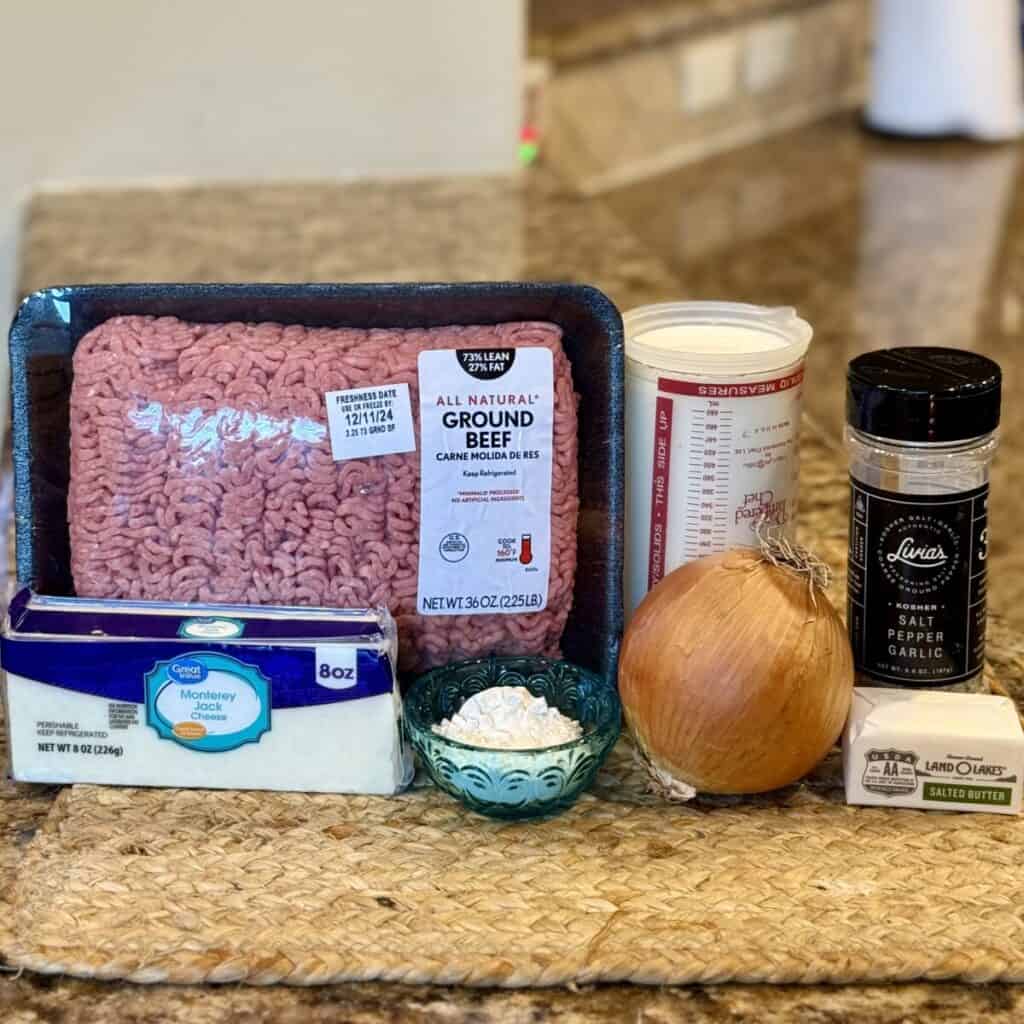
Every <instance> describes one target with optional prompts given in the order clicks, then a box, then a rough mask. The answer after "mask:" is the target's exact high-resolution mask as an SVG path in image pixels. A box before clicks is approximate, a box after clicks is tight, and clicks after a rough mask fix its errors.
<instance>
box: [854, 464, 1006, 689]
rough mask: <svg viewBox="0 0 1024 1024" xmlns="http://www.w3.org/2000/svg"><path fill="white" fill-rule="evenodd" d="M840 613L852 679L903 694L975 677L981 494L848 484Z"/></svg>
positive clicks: (980, 626) (979, 636) (983, 549)
mask: <svg viewBox="0 0 1024 1024" xmlns="http://www.w3.org/2000/svg"><path fill="white" fill-rule="evenodd" d="M850 486H851V500H850V557H849V577H848V583H847V601H848V603H847V613H848V621H849V626H850V641H851V643H852V644H853V655H854V661H855V663H856V666H857V670H858V671H860V672H863V673H864V674H865V675H869V676H872V677H874V678H875V679H880V680H886V681H889V682H897V683H902V684H904V685H908V686H947V685H951V684H953V683H958V682H962V681H963V680H965V679H969V678H971V676H973V675H975V674H976V673H977V672H978V671H979V670H980V669H981V665H982V660H983V658H984V654H985V598H986V587H985V573H986V561H987V557H988V485H987V484H985V485H984V486H982V487H978V488H975V489H974V490H972V491H958V492H956V493H952V494H935V495H931V494H901V493H898V492H893V491H884V490H881V489H879V488H877V487H870V486H868V485H867V484H864V483H861V482H860V481H859V480H854V479H852V478H851V480H850Z"/></svg>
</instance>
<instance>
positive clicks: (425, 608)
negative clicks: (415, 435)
mask: <svg viewBox="0 0 1024 1024" xmlns="http://www.w3.org/2000/svg"><path fill="white" fill-rule="evenodd" d="M419 382H420V482H421V492H420V554H419V589H418V594H417V609H418V611H419V613H420V614H421V615H494V614H508V615H521V614H523V613H524V612H527V613H528V612H539V611H542V610H543V609H544V608H545V607H546V605H547V597H548V577H549V574H550V567H551V466H552V438H553V425H554V366H553V360H552V355H551V351H550V349H546V348H526V347H524V348H495V349H459V350H455V349H435V350H431V351H424V352H421V353H420V355H419Z"/></svg>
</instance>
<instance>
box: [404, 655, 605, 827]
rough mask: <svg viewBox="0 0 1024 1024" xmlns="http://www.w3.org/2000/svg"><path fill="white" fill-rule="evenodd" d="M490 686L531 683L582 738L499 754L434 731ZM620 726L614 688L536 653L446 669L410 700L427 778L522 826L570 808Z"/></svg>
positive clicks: (409, 721) (410, 729)
mask: <svg viewBox="0 0 1024 1024" xmlns="http://www.w3.org/2000/svg"><path fill="white" fill-rule="evenodd" d="M491 686H525V687H526V689H528V690H529V691H530V693H532V694H533V695H534V696H535V697H543V698H544V699H545V700H546V701H547V702H548V704H549V705H551V706H552V707H556V708H558V710H559V711H561V712H562V713H563V714H565V715H569V716H570V717H571V718H575V719H576V720H577V721H578V722H579V723H580V724H581V725H582V726H583V735H582V736H581V737H580V738H579V739H576V740H571V741H570V742H568V743H561V744H559V745H557V746H554V747H543V748H540V749H530V750H493V749H490V748H487V747H476V746H471V745H469V744H466V743H459V742H458V741H457V740H450V739H447V738H446V737H444V736H439V735H438V734H437V733H436V732H434V731H433V728H432V727H433V726H434V725H437V724H439V723H440V722H441V720H442V719H443V718H451V716H452V715H453V714H455V712H456V711H458V710H459V708H461V707H462V705H463V704H464V703H465V701H466V700H467V698H469V697H472V696H473V694H475V693H479V692H480V691H481V690H486V689H488V688H489V687H491ZM621 722H622V709H621V705H620V704H619V695H618V693H617V692H616V690H615V686H614V685H613V684H612V683H610V682H608V681H607V680H606V679H604V678H602V677H601V676H599V675H597V674H596V673H593V672H590V671H588V670H587V669H584V668H580V667H579V666H578V665H572V664H570V663H569V662H567V661H556V660H554V659H551V658H540V657H534V656H529V657H493V658H479V659H477V660H475V661H463V662H458V663H456V664H452V665H445V666H444V667H442V668H436V669H434V670H433V671H431V672H427V673H426V674H425V675H422V676H420V677H419V678H418V679H417V680H416V681H415V682H414V683H413V684H412V686H411V688H410V689H409V692H408V694H406V697H405V728H406V731H407V734H408V736H409V740H410V742H411V743H412V746H413V748H414V749H415V750H416V753H417V754H419V757H420V760H421V762H422V763H423V766H424V768H425V769H426V771H427V773H428V774H429V775H430V777H431V778H432V779H433V780H434V782H435V784H436V785H437V786H438V787H439V788H440V789H443V790H444V791H445V792H446V793H450V794H451V795H452V796H454V797H456V798H457V799H459V800H461V801H462V802H463V803H464V804H465V805H466V806H467V807H470V808H472V809H473V810H474V811H478V812H479V813H480V814H486V815H488V816H489V817H492V818H505V819H511V820H519V821H521V820H525V819H528V818H540V817H543V816H544V815H548V814H557V813H558V812H560V811H564V810H565V809H566V808H567V807H569V806H571V805H572V804H573V803H574V802H575V800H576V798H577V797H578V796H579V795H580V793H582V792H583V791H584V790H585V789H586V788H587V787H588V786H589V785H590V784H591V783H592V782H593V781H594V776H595V775H596V774H597V770H598V769H599V768H600V767H601V765H602V764H603V763H604V760H605V758H606V757H607V756H608V754H609V752H610V751H611V749H612V747H613V746H615V741H616V740H617V739H618V738H619V730H620V728H621Z"/></svg>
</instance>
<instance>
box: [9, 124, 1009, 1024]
mask: <svg viewBox="0 0 1024 1024" xmlns="http://www.w3.org/2000/svg"><path fill="white" fill-rule="evenodd" d="M1019 156H1020V151H1019V150H1018V149H1017V148H1016V147H1001V148H982V149H975V148H973V147H968V146H953V145H941V146H935V147H928V146H909V147H908V146H902V145H900V144H896V143H888V142H880V141H877V140H871V139H867V138H865V137H863V136H861V135H860V134H859V132H858V131H857V130H856V128H855V126H854V125H852V124H851V123H849V122H845V121H844V122H837V123H833V124H830V125H826V126H823V127H820V128H815V129H813V130H809V131H805V132H801V133H800V134H799V135H798V136H796V137H790V138H788V139H783V140H779V141H776V142H773V143H770V144H767V145H765V146H759V147H756V148H752V149H748V150H744V151H738V152H736V153H733V154H731V155H730V156H728V157H723V158H719V159H717V160H715V161H713V162H710V163H708V164H705V165H700V166H698V167H694V168H691V169H689V170H688V171H685V172H680V173H679V174H677V175H673V176H671V177H669V178H666V179H662V180H659V181H656V182H651V183H650V184H648V185H646V186H637V187H635V188H632V189H630V190H629V191H628V192H624V193H620V194H618V195H615V196H612V197H610V199H609V200H608V201H607V202H600V203H599V202H597V201H594V200H584V199H581V198H578V197H576V196H575V195H573V194H572V193H570V192H569V191H567V190H566V189H564V188H562V187H560V186H559V184H558V183H557V182H554V181H553V180H551V179H550V177H549V176H547V175H546V173H545V172H544V171H543V170H542V169H539V170H537V171H535V172H531V174H530V175H529V176H528V177H526V178H524V179H521V180H503V179H486V180H479V179H470V180H465V181H443V182H434V183H415V182H412V183H394V184H357V185H348V186H312V185H310V186H298V185H297V186H276V187H238V188H232V187H217V188H196V189H181V190H175V191H160V192H143V191H136V192H95V193H91V194H88V195H81V194H79V195H52V196H43V197H40V198H38V199H37V200H36V201H35V202H34V203H33V204H32V206H31V207H30V209H29V211H28V213H27V217H26V222H25V227H24V245H23V250H22V272H21V280H20V287H21V290H22V291H29V290H32V289H35V288H39V287H42V286H44V285H49V284H58V283H72V282H83V281H126V280H182V281H190V280H191V281H195V280H214V279H219V280H288V281H328V280H342V281H344V280H357V281H368V280H472V279H487V278H542V279H573V280H579V281H589V282H592V283H594V284H596V285H598V286H599V287H601V288H603V289H604V290H606V291H607V292H608V294H609V295H610V296H611V297H612V299H613V300H615V301H616V303H617V304H618V305H619V306H620V308H622V309H628V308H630V307H631V306H634V305H637V304H640V303H644V302H652V301H658V300H665V299H671V298H696V297H703V298H731V299H746V300H749V301H755V302H773V303H783V302H785V303H790V304H793V305H796V306H797V307H798V308H799V309H800V311H801V313H803V314H804V315H805V316H807V318H808V319H809V320H811V322H812V323H814V325H815V327H816V328H817V340H816V342H815V345H814V348H813V349H812V353H813V354H812V357H811V360H810V366H809V376H808V387H807V405H808V411H809V416H810V419H811V421H812V435H813V441H812V443H811V444H809V445H808V446H807V450H806V451H805V468H804V474H805V476H804V479H805V494H806V497H807V500H806V502H805V510H804V517H803V523H802V528H803V531H804V537H805V539H806V540H808V541H810V542H813V538H814V536H815V533H816V532H818V533H820V532H822V531H823V530H826V529H827V530H828V531H830V532H831V534H833V535H834V534H835V533H836V531H837V530H838V531H840V532H841V530H842V521H841V519H840V518H837V516H836V514H835V506H836V503H837V502H841V501H843V500H844V493H843V492H844V488H843V487H842V482H841V476H839V475H837V473H838V469H839V466H840V465H841V462H842V459H843V455H842V451H841V447H840V446H839V443H838V438H839V431H840V428H841V395H842V371H843V367H844V365H845V361H846V359H847V358H849V356H850V355H852V354H854V353H855V352H859V351H864V350H866V349H867V348H869V347H874V346H878V345H884V344H893V343H897V342H900V343H902V342H906V341H909V340H917V341H926V340H930V341H932V342H936V343H946V344H960V345H965V346H968V347H976V348H979V349H981V350H983V351H986V352H988V353H990V354H992V355H994V356H995V357H996V358H998V359H999V360H1000V361H1001V362H1002V364H1003V367H1004V371H1005V373H1006V387H1007V393H1008V394H1009V395H1013V394H1014V393H1015V390H1016V388H1017V387H1019V386H1020V382H1021V380H1022V377H1024V350H1021V349H1019V347H1018V342H1017V335H1018V334H1019V330H1020V326H1021V323H1022V322H1024V321H1022V318H1024V199H1022V198H1020V196H1021V195H1024V193H1019V192H1018V190H1017V188H1016V185H1017V178H1018V168H1017V165H1018V161H1019ZM1022 432H1024V410H1022V409H1020V408H1014V403H1013V402H1012V400H1011V401H1010V402H1008V403H1007V415H1006V431H1005V444H1004V448H1003V451H1002V454H1001V457H1000V462H999V464H998V469H997V473H996V479H995V482H994V489H995V507H994V509H993V534H994V542H993V548H992V551H993V563H992V589H991V594H992V597H991V607H992V610H993V612H994V616H995V622H994V628H993V631H992V632H993V635H992V643H991V651H990V653H991V654H992V656H993V657H992V660H993V662H994V663H995V664H996V667H997V670H998V671H999V672H1000V673H1001V674H1002V676H1003V678H1004V679H1005V680H1006V681H1007V682H1008V683H1009V684H1010V685H1011V687H1014V688H1016V689H1017V694H1018V695H1020V690H1019V686H1020V683H1021V681H1024V638H1022V636H1021V629H1022V626H1024V614H1022V609H1021V605H1020V602H1019V599H1020V597H1021V596H1022V593H1024V584H1022V583H1021V582H1020V579H1014V577H1015V576H1017V577H1021V578H1024V576H1022V575H1021V569H1022V568H1024V542H1021V541H1017V540H1015V539H1014V537H1013V534H1014V532H1015V520H1016V514H1015V513H1016V509H1015V503H1016V499H1017V498H1019V494H1020V472H1021V464H1022V462H1024V444H1022V442H1021V440H1020V438H1021V435H1022ZM826 481H828V483H827V484H826ZM826 510H827V515H826ZM832 539H833V541H834V539H835V537H834V536H833V537H832ZM53 794H54V791H53V790H50V789H47V788H43V787H40V788H32V787H25V786H14V785H6V786H4V787H2V788H0V805H2V806H0V886H8V885H9V884H10V882H11V880H12V876H13V869H14V868H15V867H16V865H17V861H18V857H19V855H20V854H19V851H20V849H21V848H22V847H23V846H24V845H25V843H26V842H28V840H29V839H30V838H31V836H32V834H33V832H34V830H35V828H36V827H37V826H38V824H39V822H40V821H41V820H42V818H43V817H44V816H45V814H46V812H47V810H48V807H49V805H50V803H51V801H52V799H53ZM0 927H2V921H0ZM0 1019H3V1020H5V1021H18V1022H22V1021H23V1022H30V1021H31V1022H35V1021H51V1022H69V1024H74V1022H78V1021H94V1020H103V1021H120V1020H126V1021H182V1022H184V1021H189V1022H198V1024H205V1022H214V1021H218V1022H219V1021H229V1020H230V1021H235V1020H237V1021H283V1022H291V1021H295V1022H299V1021H301V1022H303V1024H305V1022H319V1021H354V1022H357V1021H370V1020H381V1019H384V1020H410V1021H428V1020H429V1021H432V1020H438V1021H467V1022H468V1021H474V1022H482V1021H510V1022H516V1021H545V1020H558V1021H625V1020H637V1021H640V1020H643V1021H652V1022H653V1021H669V1020H672V1021H676V1020H678V1021H719V1020H721V1021H725V1020H728V1021H752V1022H753V1021H765V1022H770V1021H781V1020H795V1019H799V1020H809V1021H854V1020H866V1021H877V1022H890V1021H891V1022H897V1021H901V1022H903V1021H937V1022H952V1021H973V1020H979V1019H984V1020H986V1021H992V1022H1002V1021H1010V1020H1024V988H1020V989H1017V988H1013V987H1011V986H976V987H972V986H966V985H898V986H895V985H894V986H888V987H873V986H855V987H847V988H841V989H836V988H827V987H787V988H772V987H746V986H737V985H729V986H721V987H688V988H679V989H642V988H629V987H624V986H608V987H602V988H598V989H590V990H582V991H545V990H541V991H531V992H511V993H509V992H490V991H466V990H457V989H441V988H429V989H423V988H403V987H400V986H392V985H351V986H331V987H327V988H322V989H308V990H297V989H282V988H278V989H269V990H260V989H246V988H236V987H225V988H213V989H211V988H204V989H199V988H173V987H154V988H144V987H137V986H132V985H127V984H104V983H92V982H81V981H74V980H70V979H61V978H44V977H39V976H32V975H28V974H23V975H21V976H18V977H13V976H12V977H11V978H9V979H8V980H6V981H0Z"/></svg>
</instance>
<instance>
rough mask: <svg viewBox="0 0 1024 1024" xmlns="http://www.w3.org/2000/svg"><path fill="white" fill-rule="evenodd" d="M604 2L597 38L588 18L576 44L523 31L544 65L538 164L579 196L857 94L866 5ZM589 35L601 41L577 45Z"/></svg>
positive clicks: (813, 114)
mask: <svg viewBox="0 0 1024 1024" xmlns="http://www.w3.org/2000/svg"><path fill="white" fill-rule="evenodd" d="M579 6H580V7H583V6H585V5H584V4H582V3H580V5H579ZM604 6H605V8H608V9H607V10H603V12H602V15H603V18H604V22H603V34H602V32H599V31H598V28H600V27H601V26H600V25H599V26H597V27H595V25H593V24H589V23H587V24H584V25H583V26H582V27H581V28H580V30H579V33H581V34H578V36H577V37H576V38H575V40H574V37H573V36H572V33H571V32H570V30H569V29H567V28H565V27H564V26H563V27H562V29H561V33H560V34H559V35H558V36H557V37H555V43H553V42H552V41H551V39H547V38H538V36H537V35H536V34H533V35H532V40H533V49H534V52H535V53H540V54H542V55H543V54H545V53H547V54H548V56H547V58H546V59H547V60H548V62H549V74H548V76H547V79H546V83H545V88H544V97H543V107H544V115H543V123H544V139H543V151H544V155H545V159H546V160H547V161H548V162H549V163H550V164H551V165H552V166H553V167H554V168H555V169H556V170H558V171H559V173H561V174H562V175H563V176H564V177H565V178H566V179H567V180H568V181H569V182H570V183H572V184H573V185H575V186H576V187H578V188H580V189H581V190H582V191H583V192H585V193H591V194H592V193H600V192H605V191H607V190H608V189H612V188H616V187H620V186H622V185H625V184H629V183H630V182H633V181H638V180H642V179H644V178H646V177H650V176H652V175H654V174H659V173H662V172H664V171H666V170H670V169H672V168H674V167H678V166H682V165H684V164H687V163H690V162H692V161H694V160H699V159H702V158H704V157H706V156H709V155H712V154H714V153H718V152H722V151H724V150H727V149H731V148H733V147H735V146H738V145H744V144H746V143H749V142H754V141H757V140H759V139H763V138H766V137H768V136H771V135H774V134H776V133H778V132H781V131H785V130H788V129H791V128H794V127H796V126H798V125H801V124H806V123H808V122H811V121H814V120H817V119H819V118H821V117H823V116H826V115H828V114H831V113H835V112H837V111H840V110H846V109H849V108H851V107H854V106H856V105H857V104H859V102H860V100H861V98H862V95H863V86H864V77H865V74H864V73H865V60H866V50H867V42H866V40H867V0H799V2H793V0H788V2H787V0H774V2H769V0H675V2H674V3H673V2H670V0H656V2H653V3H652V2H651V0H646V2H641V3H638V4H635V5H634V6H633V7H631V8H629V9H628V10H617V9H616V10H615V11H614V12H613V11H612V10H611V8H613V7H614V5H609V4H605V5H604ZM640 14H644V15H645V16H646V19H647V20H646V21H645V22H642V23H641V22H638V21H637V18H638V16H639V15H640ZM684 14H685V15H686V17H683V15H684ZM616 19H618V20H616ZM638 24H642V25H645V26H646V31H644V32H639V31H638V30H637V25H638ZM616 26H617V31H618V33H619V34H618V36H616ZM659 26H660V27H661V28H662V29H663V31H658V28H659ZM616 38H619V39H620V42H621V45H620V46H619V47H618V48H615V47H614V46H613V45H612V43H613V41H614V40H615V39H616ZM595 39H599V40H600V41H601V45H600V46H595V47H593V48H592V49H590V50H587V49H586V48H584V46H583V42H584V41H586V40H590V41H593V40H595ZM556 43H557V45H556ZM574 44H575V45H574Z"/></svg>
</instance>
